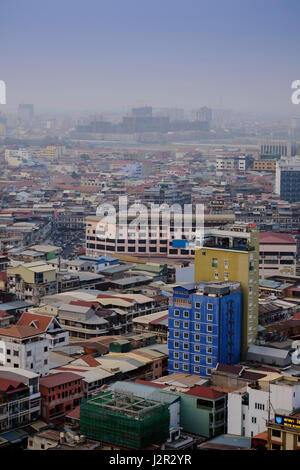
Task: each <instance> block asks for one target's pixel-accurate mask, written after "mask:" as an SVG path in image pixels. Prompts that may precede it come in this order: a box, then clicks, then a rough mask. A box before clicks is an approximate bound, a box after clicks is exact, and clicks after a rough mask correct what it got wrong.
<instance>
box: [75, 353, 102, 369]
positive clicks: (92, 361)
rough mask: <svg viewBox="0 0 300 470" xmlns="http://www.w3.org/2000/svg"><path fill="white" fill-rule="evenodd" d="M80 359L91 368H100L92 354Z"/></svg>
mask: <svg viewBox="0 0 300 470" xmlns="http://www.w3.org/2000/svg"><path fill="white" fill-rule="evenodd" d="M80 359H82V360H83V361H84V362H86V364H88V365H89V366H90V367H97V366H99V362H98V361H96V359H95V358H94V357H93V356H92V355H91V354H86V355H84V356H82V357H81V358H80Z"/></svg>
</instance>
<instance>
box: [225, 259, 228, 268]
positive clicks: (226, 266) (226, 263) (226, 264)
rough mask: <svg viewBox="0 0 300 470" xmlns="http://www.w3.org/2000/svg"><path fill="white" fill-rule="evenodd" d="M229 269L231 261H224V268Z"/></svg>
mask: <svg viewBox="0 0 300 470" xmlns="http://www.w3.org/2000/svg"><path fill="white" fill-rule="evenodd" d="M228 267H229V261H228V259H224V268H225V269H228Z"/></svg>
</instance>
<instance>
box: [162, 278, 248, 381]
mask: <svg viewBox="0 0 300 470" xmlns="http://www.w3.org/2000/svg"><path fill="white" fill-rule="evenodd" d="M241 320H242V293H241V286H240V283H239V282H205V281H203V282H199V283H195V284H185V285H183V286H177V287H175V288H174V290H173V298H172V303H171V305H170V306H169V339H168V349H169V365H168V369H169V372H170V373H174V372H183V373H186V374H199V375H201V376H202V377H210V375H211V371H212V369H215V368H216V366H217V364H218V363H222V364H236V363H238V362H239V361H240V359H241V333H242V330H241Z"/></svg>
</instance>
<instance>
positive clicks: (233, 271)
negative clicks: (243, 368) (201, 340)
mask: <svg viewBox="0 0 300 470" xmlns="http://www.w3.org/2000/svg"><path fill="white" fill-rule="evenodd" d="M202 280H203V281H233V282H240V284H241V290H242V296H243V300H242V358H243V359H245V358H246V355H247V350H248V347H249V346H250V345H251V344H254V343H255V340H256V338H257V330H258V290H259V232H258V230H257V229H256V227H255V224H246V223H245V224H243V223H239V224H234V225H231V226H230V227H226V226H225V227H224V229H212V230H209V231H206V232H205V235H204V240H203V247H202V248H200V249H198V250H196V251H195V282H199V281H202Z"/></svg>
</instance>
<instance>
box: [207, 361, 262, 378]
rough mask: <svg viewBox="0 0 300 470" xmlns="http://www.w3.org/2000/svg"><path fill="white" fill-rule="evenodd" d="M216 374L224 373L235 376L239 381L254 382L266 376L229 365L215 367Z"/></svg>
mask: <svg viewBox="0 0 300 470" xmlns="http://www.w3.org/2000/svg"><path fill="white" fill-rule="evenodd" d="M216 371H217V372H225V373H226V374H231V375H236V376H238V377H240V378H241V379H245V380H250V381H252V380H253V381H255V380H259V379H262V378H263V377H266V374H262V373H256V372H249V371H248V370H247V369H245V368H244V367H243V366H239V365H230V364H218V366H217V367H216Z"/></svg>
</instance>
